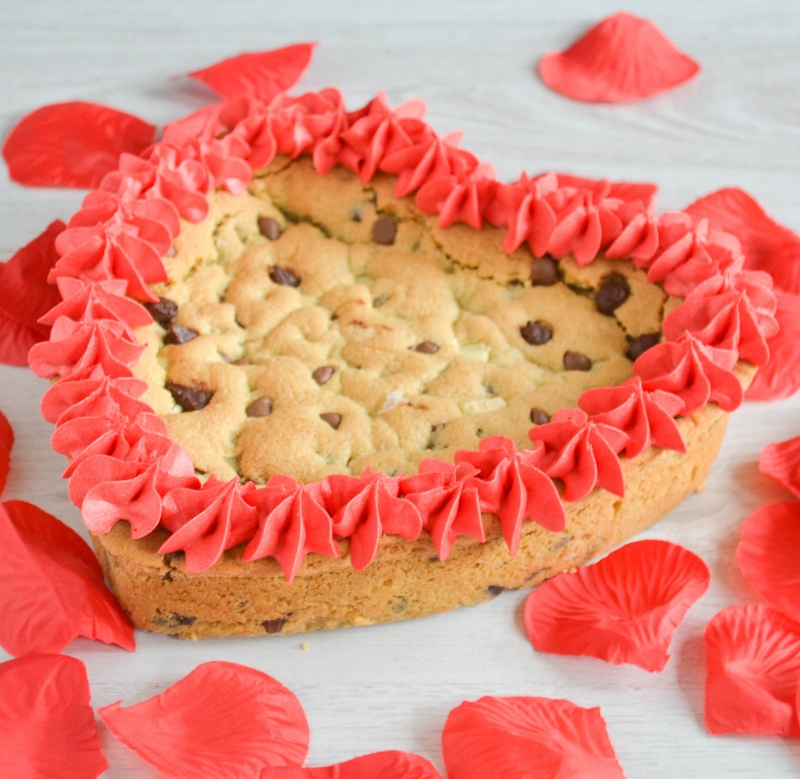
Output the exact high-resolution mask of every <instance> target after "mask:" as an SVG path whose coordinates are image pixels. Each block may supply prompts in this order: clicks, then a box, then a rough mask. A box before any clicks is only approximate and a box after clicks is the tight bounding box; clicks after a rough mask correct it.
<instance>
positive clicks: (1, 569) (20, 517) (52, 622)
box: [0, 500, 136, 655]
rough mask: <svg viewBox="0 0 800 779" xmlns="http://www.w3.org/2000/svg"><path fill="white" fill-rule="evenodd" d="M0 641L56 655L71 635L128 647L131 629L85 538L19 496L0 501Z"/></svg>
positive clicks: (11, 648) (21, 650) (16, 650)
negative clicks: (0, 552) (17, 498)
mask: <svg viewBox="0 0 800 779" xmlns="http://www.w3.org/2000/svg"><path fill="white" fill-rule="evenodd" d="M0 549H2V550H3V554H2V558H1V559H0V646H2V647H3V648H4V649H5V650H6V651H7V652H10V653H11V654H12V655H28V654H33V653H37V652H60V651H61V650H62V649H64V647H66V646H67V644H69V643H70V642H71V641H72V640H73V639H74V638H76V637H77V636H85V637H86V638H94V639H97V640H98V641H102V642H104V643H106V644H118V645H119V646H121V647H123V648H125V649H129V650H131V651H133V650H134V649H135V648H136V644H135V641H134V638H133V626H132V625H131V623H130V622H129V620H128V618H127V617H126V616H125V615H124V614H123V613H122V609H121V608H120V607H119V604H118V603H117V601H116V600H115V599H114V596H113V595H112V594H111V591H110V590H109V589H108V588H107V587H106V585H105V583H104V581H103V571H102V570H101V568H100V565H99V564H98V562H97V560H96V559H95V557H94V555H93V554H92V551H91V549H89V546H88V545H87V544H86V542H85V541H84V540H83V539H82V538H81V537H80V536H79V535H78V534H77V533H76V532H75V531H74V530H72V529H71V528H69V527H67V526H66V525H65V524H64V523H63V522H61V520H59V519H56V518H55V517H54V516H52V515H50V514H47V513H46V512H44V511H42V510H41V509H40V508H37V507H36V506H34V505H32V504H30V503H25V502H24V501H21V500H9V501H6V502H5V503H0Z"/></svg>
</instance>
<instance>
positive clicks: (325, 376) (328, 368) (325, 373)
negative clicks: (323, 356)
mask: <svg viewBox="0 0 800 779" xmlns="http://www.w3.org/2000/svg"><path fill="white" fill-rule="evenodd" d="M334 373H336V368H334V367H333V365H323V366H322V367H321V368H317V370H315V371H314V373H312V374H311V378H312V379H314V381H315V382H317V384H319V385H320V386H322V385H323V384H327V383H328V382H329V381H330V380H331V376H333V374H334Z"/></svg>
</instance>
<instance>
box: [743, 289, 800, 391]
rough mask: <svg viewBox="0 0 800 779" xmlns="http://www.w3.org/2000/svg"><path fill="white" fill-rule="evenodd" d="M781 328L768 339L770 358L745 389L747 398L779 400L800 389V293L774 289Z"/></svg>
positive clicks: (777, 316)
mask: <svg viewBox="0 0 800 779" xmlns="http://www.w3.org/2000/svg"><path fill="white" fill-rule="evenodd" d="M774 292H775V297H776V298H777V300H778V310H777V311H776V312H775V318H776V319H777V320H778V324H779V325H780V330H778V333H777V335H774V336H772V338H769V339H767V348H768V349H769V354H770V358H769V362H768V363H767V364H766V365H765V366H764V367H763V368H759V369H758V373H756V377H755V378H754V379H753V381H752V383H751V384H750V386H749V387H748V388H747V391H746V392H745V397H746V398H747V399H748V400H780V399H781V398H788V397H789V396H790V395H794V393H795V392H797V390H798V389H800V346H798V344H800V295H795V294H793V293H791V292H784V291H783V290H780V289H776V290H774Z"/></svg>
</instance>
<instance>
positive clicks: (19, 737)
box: [0, 655, 108, 779]
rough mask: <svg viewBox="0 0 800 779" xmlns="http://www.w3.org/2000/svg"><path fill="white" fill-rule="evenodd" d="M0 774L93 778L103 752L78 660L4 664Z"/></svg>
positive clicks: (40, 658) (46, 658) (23, 778)
mask: <svg viewBox="0 0 800 779" xmlns="http://www.w3.org/2000/svg"><path fill="white" fill-rule="evenodd" d="M0 733H2V737H0V775H1V776H5V777H14V779H28V777H31V778H32V777H48V778H49V779H95V777H98V776H100V774H102V773H103V771H105V770H106V769H107V768H108V761H107V760H106V759H105V757H104V756H103V753H102V752H101V751H100V741H99V740H98V738H97V728H96V726H95V722H94V712H93V711H92V707H91V706H90V705H89V680H88V679H87V678H86V668H85V667H84V665H83V663H82V662H81V661H80V660H77V659H76V658H74V657H64V656H62V655H36V656H33V657H23V658H20V659H18V660H9V661H7V662H5V663H2V664H0Z"/></svg>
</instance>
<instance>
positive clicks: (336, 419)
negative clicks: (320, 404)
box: [319, 411, 342, 430]
mask: <svg viewBox="0 0 800 779" xmlns="http://www.w3.org/2000/svg"><path fill="white" fill-rule="evenodd" d="M319 418H320V419H324V420H325V421H326V422H327V423H328V424H329V425H330V426H331V427H332V428H333V429H334V430H338V429H339V425H341V424H342V415H341V414H336V413H334V412H331V411H329V412H327V413H325V414H320V415H319Z"/></svg>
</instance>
